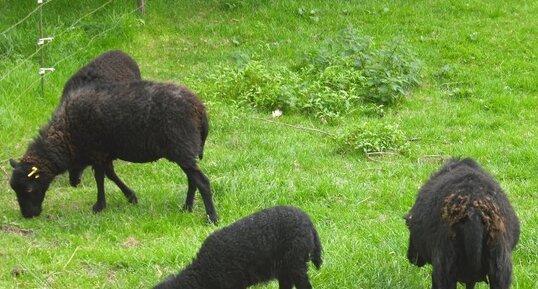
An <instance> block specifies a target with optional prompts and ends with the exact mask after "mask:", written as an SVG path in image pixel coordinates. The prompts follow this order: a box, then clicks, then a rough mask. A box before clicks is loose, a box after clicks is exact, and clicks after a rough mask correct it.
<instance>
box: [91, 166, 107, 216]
mask: <svg viewBox="0 0 538 289" xmlns="http://www.w3.org/2000/svg"><path fill="white" fill-rule="evenodd" d="M93 175H94V177H95V183H96V184H97V202H96V203H95V205H93V212H94V213H98V212H100V211H102V210H103V209H104V208H105V207H106V199H105V170H104V169H103V168H102V167H98V166H93Z"/></svg>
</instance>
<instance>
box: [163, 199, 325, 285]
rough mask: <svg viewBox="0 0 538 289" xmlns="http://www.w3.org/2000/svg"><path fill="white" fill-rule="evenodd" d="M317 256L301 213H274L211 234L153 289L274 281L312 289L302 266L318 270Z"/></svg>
mask: <svg viewBox="0 0 538 289" xmlns="http://www.w3.org/2000/svg"><path fill="white" fill-rule="evenodd" d="M321 250H322V248H321V243H320V241H319V236H318V233H317V232H316V229H315V228H314V225H313V224H312V222H311V221H310V218H309V217H308V216H307V215H306V214H305V213H304V212H303V211H301V210H300V209H298V208H295V207H286V206H280V207H273V208H269V209H265V210H263V211H260V212H257V213H254V214H252V215H250V216H247V217H245V218H243V219H241V220H239V221H237V222H235V223H233V224H231V225H230V226H228V227H226V228H223V229H221V230H219V231H216V232H214V233H213V234H211V235H210V236H209V237H208V238H207V239H206V240H205V241H204V243H203V245H202V247H201V248H200V251H198V254H197V255H196V259H194V260H193V261H192V263H191V264H190V265H188V266H187V267H186V268H185V269H183V270H182V271H181V272H179V274H177V275H176V276H171V277H170V278H168V279H167V280H166V281H164V282H162V283H161V284H159V285H157V286H156V287H155V289H174V288H175V289H180V288H181V289H243V288H247V287H249V286H251V285H254V284H257V283H260V282H267V281H269V280H271V279H275V278H276V279H278V283H279V288H280V289H291V288H293V286H295V287H296V288H298V289H306V288H312V286H311V285H310V281H309V279H308V274H307V269H308V268H307V263H308V261H310V260H311V261H312V262H313V263H314V265H315V266H316V267H317V268H318V269H319V267H320V266H321V263H322V260H321Z"/></svg>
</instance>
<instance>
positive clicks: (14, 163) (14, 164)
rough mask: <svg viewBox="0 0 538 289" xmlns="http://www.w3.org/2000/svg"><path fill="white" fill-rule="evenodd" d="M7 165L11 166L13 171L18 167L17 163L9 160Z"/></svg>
mask: <svg viewBox="0 0 538 289" xmlns="http://www.w3.org/2000/svg"><path fill="white" fill-rule="evenodd" d="M9 164H10V165H11V167H13V168H14V169H15V168H17V167H18V166H19V163H18V162H17V161H15V160H14V159H9Z"/></svg>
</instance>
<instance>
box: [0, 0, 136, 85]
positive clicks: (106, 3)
mask: <svg viewBox="0 0 538 289" xmlns="http://www.w3.org/2000/svg"><path fill="white" fill-rule="evenodd" d="M52 1H54V0H48V1H46V2H45V3H44V4H43V5H45V4H48V3H50V2H52ZM112 2H114V0H109V1H107V2H105V3H104V4H102V5H101V6H99V7H97V8H95V9H94V10H92V11H90V12H88V13H86V14H85V15H83V16H81V17H80V18H79V19H78V20H76V21H75V22H73V23H72V24H71V25H69V27H67V28H66V29H65V30H63V31H62V32H60V33H59V34H58V35H55V36H54V37H55V38H58V37H61V36H63V35H64V34H66V33H67V32H68V31H70V30H72V29H73V28H74V27H75V26H76V25H77V24H78V23H80V22H81V21H82V20H83V19H85V18H87V17H89V16H90V15H92V14H95V13H96V12H97V11H99V10H101V9H104V8H105V7H106V6H108V5H109V4H110V3H112ZM38 10H39V6H38V7H37V8H36V9H34V10H33V11H32V12H30V14H28V15H27V16H26V17H24V18H23V19H22V20H20V21H19V22H18V23H16V24H15V25H13V26H12V27H10V28H8V29H7V30H6V31H4V32H2V34H4V33H5V32H7V31H9V30H11V29H13V28H15V27H16V26H17V25H19V24H20V23H22V22H23V21H25V20H26V19H28V18H29V17H30V16H31V15H32V14H34V13H35V12H36V11H38ZM138 10H139V8H138V7H137V8H136V9H133V10H131V11H130V12H128V13H126V14H124V15H122V16H121V20H123V19H124V18H125V17H126V16H127V15H131V14H133V13H134V12H136V11H138ZM121 20H118V21H117V22H116V24H115V25H114V26H113V27H111V28H109V29H106V30H104V31H102V32H100V33H99V34H97V35H95V36H94V37H92V38H91V39H90V41H88V45H86V46H85V47H82V48H80V49H78V50H77V51H75V52H74V53H72V54H70V55H69V56H67V57H65V58H63V59H61V60H60V61H58V62H56V63H55V64H54V65H52V66H51V67H53V68H56V66H57V65H58V64H60V63H62V62H63V61H65V60H67V59H69V58H71V57H73V56H75V55H76V54H78V53H80V51H81V50H82V49H85V48H88V47H89V46H90V44H91V43H92V42H93V41H94V40H95V39H96V38H97V37H99V36H101V35H103V34H105V33H107V32H109V31H111V30H112V29H114V28H116V27H118V25H119V23H120V22H121ZM45 46H46V45H40V46H39V47H38V49H37V50H36V51H35V52H33V53H32V54H30V55H29V56H28V57H26V58H24V59H22V60H21V62H20V63H19V64H17V65H16V66H15V67H14V68H12V69H10V70H8V71H7V72H6V73H4V74H3V76H2V78H0V82H2V81H4V80H5V79H7V78H8V77H10V76H11V74H12V73H13V72H14V71H15V70H17V69H19V68H20V67H21V66H22V65H24V64H26V63H27V61H28V60H30V59H31V58H33V57H34V56H36V55H37V54H38V53H39V52H40V51H41V50H42V49H44V47H45Z"/></svg>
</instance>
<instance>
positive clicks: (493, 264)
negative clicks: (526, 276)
mask: <svg viewBox="0 0 538 289" xmlns="http://www.w3.org/2000/svg"><path fill="white" fill-rule="evenodd" d="M502 242H507V241H506V240H502ZM488 254H489V260H490V261H489V268H488V270H489V273H488V277H489V287H490V288H491V289H505V288H510V284H512V252H511V251H510V250H509V249H508V248H505V246H502V244H494V246H492V248H491V249H490V250H489V252H488Z"/></svg>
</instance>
